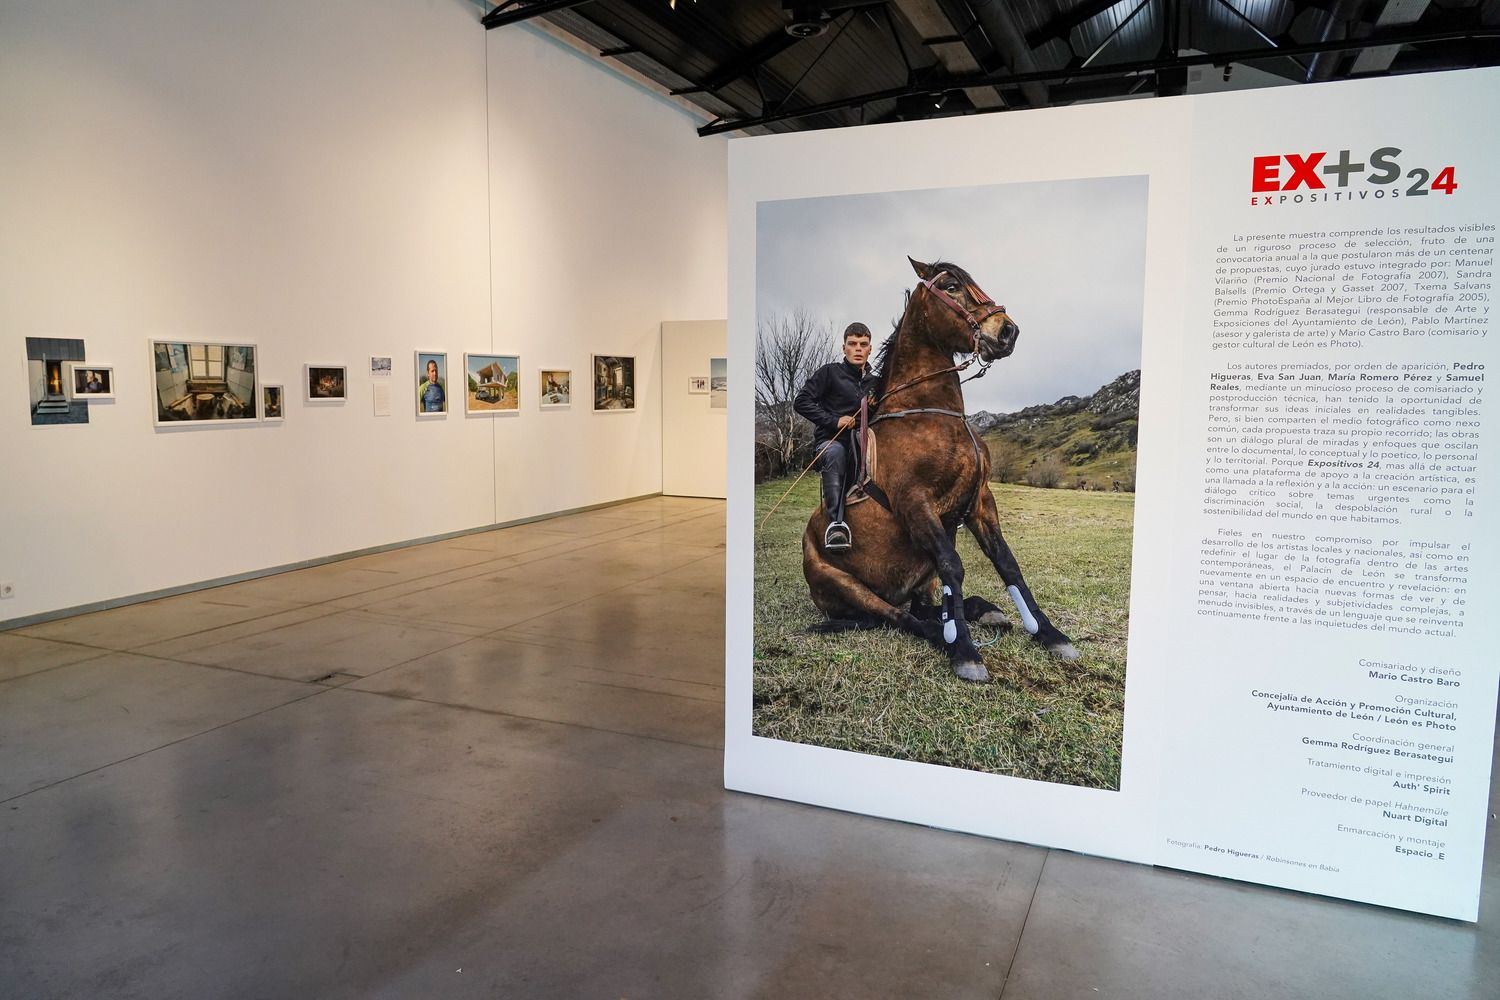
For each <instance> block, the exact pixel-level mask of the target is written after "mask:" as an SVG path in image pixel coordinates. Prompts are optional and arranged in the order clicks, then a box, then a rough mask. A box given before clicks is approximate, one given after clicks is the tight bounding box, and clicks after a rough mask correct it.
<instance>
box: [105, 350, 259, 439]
mask: <svg viewBox="0 0 1500 1000" xmlns="http://www.w3.org/2000/svg"><path fill="white" fill-rule="evenodd" d="M151 366H152V375H153V378H154V383H153V388H154V390H155V397H156V399H155V404H156V418H155V422H156V426H158V427H174V426H180V425H184V424H218V423H231V422H234V421H238V420H256V419H258V418H259V416H260V386H259V383H258V382H257V381H256V378H257V377H256V372H257V370H258V366H257V364H256V347H255V345H254V344H214V343H207V342H203V341H192V340H182V341H167V340H153V341H151ZM83 367H85V368H87V366H83Z"/></svg>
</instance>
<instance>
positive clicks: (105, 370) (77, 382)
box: [68, 362, 115, 401]
mask: <svg viewBox="0 0 1500 1000" xmlns="http://www.w3.org/2000/svg"><path fill="white" fill-rule="evenodd" d="M68 389H69V392H70V394H71V395H72V397H73V398H74V399H83V400H89V401H92V400H95V399H114V398H115V370H114V368H112V367H109V366H106V365H90V364H83V363H82V362H74V363H73V365H72V368H71V370H70V371H69V373H68Z"/></svg>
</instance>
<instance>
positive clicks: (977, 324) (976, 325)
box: [755, 278, 1005, 531]
mask: <svg viewBox="0 0 1500 1000" xmlns="http://www.w3.org/2000/svg"><path fill="white" fill-rule="evenodd" d="M917 283H918V284H920V285H923V286H925V287H926V289H927V291H929V292H930V293H932V295H933V296H934V297H935V298H936V299H937V300H938V301H939V302H941V303H942V304H943V305H945V306H947V307H948V308H949V309H951V310H953V311H954V312H955V313H957V314H958V316H959V318H960V319H962V320H963V321H964V322H965V323H967V324H968V325H969V336H970V337H971V343H970V348H971V353H970V355H969V357H968V358H967V359H965V360H964V361H963V362H961V363H959V364H956V365H950V366H948V367H947V368H939V369H938V370H937V371H933V372H928V373H927V374H926V375H920V376H918V377H917V378H914V379H912V380H910V381H908V382H902V383H901V384H900V385H898V386H896V388H894V389H887V390H886V391H885V392H883V393H881V394H880V398H879V399H877V400H876V401H875V405H876V406H877V407H878V406H879V405H880V404H881V403H883V402H884V401H885V400H887V399H889V398H890V397H892V396H894V395H895V394H896V393H898V392H900V391H901V390H902V389H910V388H911V387H912V386H914V385H917V384H919V383H922V382H926V381H927V380H928V379H932V378H937V377H938V376H939V375H947V374H948V373H949V372H961V371H963V370H964V369H965V368H968V367H969V366H970V365H972V364H973V363H974V362H976V361H979V371H977V372H975V373H974V374H973V375H970V376H969V377H968V378H963V379H959V380H958V384H959V385H963V384H964V383H965V382H972V381H974V379H976V378H980V377H982V376H983V375H984V373H985V372H987V371H989V370H990V365H992V364H994V362H993V361H982V360H980V357H979V334H980V330H981V328H982V327H983V325H984V321H985V320H987V319H989V318H990V317H991V316H994V315H995V314H997V313H1004V312H1005V307H1004V306H999V305H996V304H995V300H994V299H992V298H990V297H989V296H988V295H986V294H985V293H984V290H983V289H981V288H979V287H977V286H975V285H970V286H969V294H971V295H973V296H974V298H975V299H976V300H977V301H978V302H979V304H980V305H981V306H988V307H989V308H987V309H985V311H984V312H983V313H981V314H980V315H979V317H978V318H977V319H976V318H975V317H973V316H970V315H969V311H968V310H967V309H965V308H964V307H963V306H961V305H959V304H958V301H957V300H956V299H954V298H953V297H952V296H951V295H949V294H948V293H947V292H945V291H943V290H942V289H941V288H939V287H938V286H937V284H936V283H935V281H934V279H933V278H919V279H918V282H917ZM919 413H937V414H942V415H943V416H947V417H958V418H959V419H960V420H962V421H963V422H964V429H965V430H967V431H968V432H969V440H970V441H972V442H973V444H974V461H975V462H976V463H977V464H976V468H983V466H984V462H983V460H982V459H981V457H980V450H979V438H977V437H975V436H974V428H972V427H970V426H969V418H968V417H966V416H965V415H964V414H962V413H960V412H958V411H957V410H940V409H935V408H932V407H922V408H919V409H913V410H893V411H891V412H890V413H881V414H878V415H876V416H875V418H874V419H872V420H869V422H868V423H865V419H866V411H865V407H864V406H861V407H860V422H861V424H862V425H863V426H861V427H860V430H861V431H864V430H865V429H866V428H867V427H868V426H869V424H878V423H880V421H882V420H885V419H887V418H891V419H895V418H899V417H906V416H912V415H914V414H919ZM847 429H848V428H845V427H840V428H839V429H838V430H837V431H835V432H834V435H833V437H831V438H829V439H828V443H827V444H825V445H823V447H822V448H820V449H818V453H817V454H816V455H814V456H813V458H812V461H811V462H808V463H807V467H806V468H804V469H803V470H802V471H801V472H800V473H798V474H797V478H796V479H794V480H792V485H790V486H788V487H787V488H786V492H785V493H783V494H781V496H780V497H779V498H778V499H777V500H776V502H775V503H773V504H772V505H771V509H770V510H768V511H766V516H765V517H764V518H762V519H761V522H760V527H758V528H756V529H755V530H756V531H760V530H762V529H763V528H765V526H766V522H767V521H769V520H770V519H771V515H773V514H775V513H776V509H777V508H778V507H780V506H781V502H782V501H783V500H785V499H786V498H787V497H789V496H791V494H792V490H795V489H796V488H797V484H798V483H800V482H802V479H803V477H804V476H806V475H807V474H808V473H809V472H811V471H812V467H813V466H815V465H817V464H818V460H819V459H821V458H822V457H823V453H824V452H826V451H827V450H828V449H829V448H831V447H832V446H833V443H834V442H835V441H837V440H838V439H839V435H840V434H843V433H844V431H845V430H847ZM863 436H864V435H863V434H861V435H860V437H861V438H863ZM860 457H861V459H863V456H860ZM978 499H979V490H978V488H977V487H976V488H975V489H974V490H973V493H972V495H971V496H970V497H969V500H968V502H967V503H966V504H965V505H964V508H965V512H964V517H965V519H967V518H968V515H969V514H970V513H972V512H973V506H974V501H976V500H978Z"/></svg>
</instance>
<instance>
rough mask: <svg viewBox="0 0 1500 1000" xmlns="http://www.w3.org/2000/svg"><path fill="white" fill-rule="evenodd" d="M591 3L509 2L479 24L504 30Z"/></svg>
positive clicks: (577, 0) (559, 0) (575, 0)
mask: <svg viewBox="0 0 1500 1000" xmlns="http://www.w3.org/2000/svg"><path fill="white" fill-rule="evenodd" d="M591 2H592V0H539V2H537V3H521V2H520V0H507V2H506V3H502V4H497V5H496V6H495V9H494V10H492V11H490V12H489V13H488V14H486V15H484V17H482V18H480V20H479V23H480V24H482V25H484V26H485V28H486V29H487V30H488V29H493V28H503V27H505V26H506V25H507V24H520V23H521V22H522V21H529V20H531V19H532V18H533V17H541V16H542V15H543V14H552V13H555V12H557V11H560V10H568V9H569V8H572V7H582V6H583V5H584V4H586V3H591Z"/></svg>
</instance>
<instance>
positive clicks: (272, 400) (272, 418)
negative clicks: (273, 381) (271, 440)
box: [260, 385, 286, 423]
mask: <svg viewBox="0 0 1500 1000" xmlns="http://www.w3.org/2000/svg"><path fill="white" fill-rule="evenodd" d="M260 419H262V420H264V421H267V422H269V423H277V422H279V421H282V420H285V419H286V389H285V388H284V387H282V386H279V385H263V386H261V387H260Z"/></svg>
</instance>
